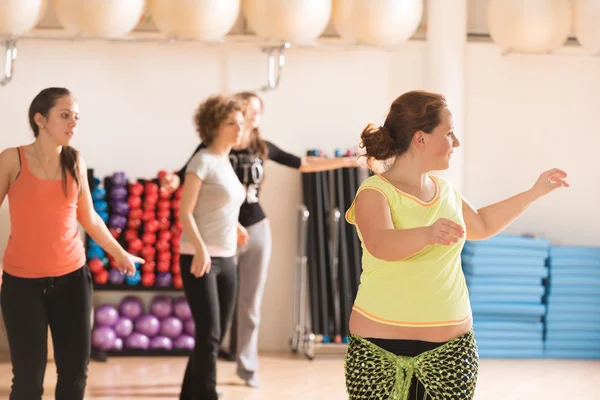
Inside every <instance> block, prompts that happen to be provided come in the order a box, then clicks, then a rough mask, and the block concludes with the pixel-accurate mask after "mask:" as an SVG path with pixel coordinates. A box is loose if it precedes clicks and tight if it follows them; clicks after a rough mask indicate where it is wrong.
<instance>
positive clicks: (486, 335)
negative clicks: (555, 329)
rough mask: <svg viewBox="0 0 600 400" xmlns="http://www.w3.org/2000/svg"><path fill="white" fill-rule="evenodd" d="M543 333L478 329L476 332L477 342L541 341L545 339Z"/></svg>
mask: <svg viewBox="0 0 600 400" xmlns="http://www.w3.org/2000/svg"><path fill="white" fill-rule="evenodd" d="M543 336H544V334H543V332H541V331H540V332H534V331H508V330H506V331H498V330H486V329H478V330H476V331H475V339H476V340H480V339H481V340H500V341H504V340H534V341H535V340H539V341H542V339H543Z"/></svg>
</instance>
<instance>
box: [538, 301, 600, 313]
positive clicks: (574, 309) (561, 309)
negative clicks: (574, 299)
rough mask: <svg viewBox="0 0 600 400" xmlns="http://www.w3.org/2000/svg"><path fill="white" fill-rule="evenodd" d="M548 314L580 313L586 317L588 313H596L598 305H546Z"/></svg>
mask: <svg viewBox="0 0 600 400" xmlns="http://www.w3.org/2000/svg"><path fill="white" fill-rule="evenodd" d="M546 309H547V310H548V314H559V315H560V314H564V313H581V314H584V315H588V314H589V313H596V312H597V311H598V304H597V303H596V304H595V303H565V304H560V303H558V304H556V303H555V302H552V303H548V304H547V305H546Z"/></svg>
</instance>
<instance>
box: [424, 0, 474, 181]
mask: <svg viewBox="0 0 600 400" xmlns="http://www.w3.org/2000/svg"><path fill="white" fill-rule="evenodd" d="M427 1H428V2H427V52H428V58H427V75H426V81H425V82H426V85H427V89H428V90H430V91H432V92H437V93H443V94H444V95H445V96H447V98H448V101H449V102H450V107H451V109H452V112H453V114H454V123H455V128H456V130H455V132H456V135H457V137H458V139H459V140H460V142H461V146H460V147H459V148H458V149H457V150H455V152H454V154H453V156H452V161H451V166H450V169H449V170H448V171H444V172H440V175H442V176H444V177H446V178H447V179H449V180H450V181H451V182H452V183H453V184H454V185H455V187H456V188H457V189H458V190H460V191H463V190H464V183H463V175H464V174H463V166H464V159H465V149H466V146H465V129H466V127H465V123H466V119H465V108H466V104H465V103H466V101H465V56H466V55H465V50H466V44H467V0H427Z"/></svg>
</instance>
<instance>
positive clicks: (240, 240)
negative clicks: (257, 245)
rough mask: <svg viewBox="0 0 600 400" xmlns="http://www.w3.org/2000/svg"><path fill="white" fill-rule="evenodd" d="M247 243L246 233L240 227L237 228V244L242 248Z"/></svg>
mask: <svg viewBox="0 0 600 400" xmlns="http://www.w3.org/2000/svg"><path fill="white" fill-rule="evenodd" d="M246 243H248V231H247V230H246V228H244V227H243V226H241V225H238V227H237V244H238V246H240V247H242V246H245V245H246Z"/></svg>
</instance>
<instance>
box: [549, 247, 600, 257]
mask: <svg viewBox="0 0 600 400" xmlns="http://www.w3.org/2000/svg"><path fill="white" fill-rule="evenodd" d="M549 253H550V256H551V257H561V256H575V257H582V256H583V257H586V256H587V257H596V258H600V247H591V246H590V247H587V246H551V247H550V250H549Z"/></svg>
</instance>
